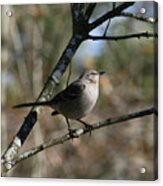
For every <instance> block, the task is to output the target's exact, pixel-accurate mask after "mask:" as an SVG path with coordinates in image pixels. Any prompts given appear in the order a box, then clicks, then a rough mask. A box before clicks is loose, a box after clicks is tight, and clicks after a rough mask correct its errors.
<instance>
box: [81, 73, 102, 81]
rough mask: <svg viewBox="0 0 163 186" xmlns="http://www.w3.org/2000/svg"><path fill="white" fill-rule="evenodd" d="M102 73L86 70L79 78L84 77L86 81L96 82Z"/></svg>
mask: <svg viewBox="0 0 163 186" xmlns="http://www.w3.org/2000/svg"><path fill="white" fill-rule="evenodd" d="M104 73H105V72H104V71H100V72H98V71H96V70H87V71H85V72H84V73H83V74H82V75H81V78H82V79H85V80H86V81H87V82H88V83H93V84H97V83H99V78H100V76H101V75H103V74H104Z"/></svg>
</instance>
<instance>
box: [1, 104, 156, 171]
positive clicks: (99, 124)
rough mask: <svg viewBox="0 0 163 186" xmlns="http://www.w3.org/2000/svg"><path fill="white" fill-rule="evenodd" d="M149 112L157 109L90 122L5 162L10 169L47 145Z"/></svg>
mask: <svg viewBox="0 0 163 186" xmlns="http://www.w3.org/2000/svg"><path fill="white" fill-rule="evenodd" d="M151 114H155V115H156V116H157V111H156V110H155V108H154V107H151V108H149V109H145V110H141V111H138V112H132V113H129V114H126V115H122V116H119V117H113V118H108V119H106V120H104V121H100V122H97V123H94V124H91V126H92V127H91V128H89V129H88V128H85V127H84V128H79V129H73V133H72V134H71V135H70V134H69V133H67V134H65V135H63V136H61V137H57V138H54V139H50V140H49V141H47V142H45V143H43V144H41V145H39V146H37V147H34V148H32V149H30V150H29V151H26V152H24V153H22V154H20V155H19V156H17V157H16V158H15V159H14V160H12V161H10V162H7V164H8V166H7V167H10V169H11V168H12V167H14V166H15V165H16V164H17V163H19V162H20V161H23V160H25V159H27V158H29V157H31V156H34V155H35V154H37V153H39V152H41V151H43V150H45V149H47V148H49V147H52V146H55V145H59V144H63V143H64V142H66V141H68V140H70V139H72V138H78V137H80V136H81V135H84V134H85V133H90V131H93V130H97V129H100V128H102V127H106V126H110V125H113V124H117V123H120V122H124V121H128V120H131V119H136V118H140V117H144V116H147V115H151ZM3 163H4V162H3ZM10 169H9V170H10Z"/></svg>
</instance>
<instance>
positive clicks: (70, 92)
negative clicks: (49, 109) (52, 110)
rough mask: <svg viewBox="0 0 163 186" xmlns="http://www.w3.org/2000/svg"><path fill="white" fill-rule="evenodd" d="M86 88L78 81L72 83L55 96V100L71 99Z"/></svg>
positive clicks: (79, 94)
mask: <svg viewBox="0 0 163 186" xmlns="http://www.w3.org/2000/svg"><path fill="white" fill-rule="evenodd" d="M84 89H85V85H84V84H82V83H80V82H78V81H76V82H74V83H72V84H70V85H69V86H68V87H67V88H66V89H65V90H63V91H62V92H60V93H59V94H57V95H56V96H55V97H54V101H55V102H58V101H69V100H70V101H71V100H73V99H76V98H77V97H79V96H81V94H82V92H83V90H84Z"/></svg>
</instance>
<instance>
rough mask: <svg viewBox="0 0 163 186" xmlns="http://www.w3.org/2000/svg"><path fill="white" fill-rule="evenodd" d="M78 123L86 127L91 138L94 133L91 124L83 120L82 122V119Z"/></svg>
mask: <svg viewBox="0 0 163 186" xmlns="http://www.w3.org/2000/svg"><path fill="white" fill-rule="evenodd" d="M77 121H79V122H80V123H82V124H83V125H84V126H85V128H86V129H87V130H88V132H89V135H90V136H91V132H92V129H93V126H92V125H90V124H88V123H86V122H85V121H83V120H81V119H78V120H77Z"/></svg>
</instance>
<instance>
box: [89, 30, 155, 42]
mask: <svg viewBox="0 0 163 186" xmlns="http://www.w3.org/2000/svg"><path fill="white" fill-rule="evenodd" d="M143 37H145V38H151V37H158V34H157V33H149V32H140V33H134V34H128V35H121V36H91V35H89V36H88V39H92V40H110V41H118V40H123V39H133V38H138V39H140V38H143Z"/></svg>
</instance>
